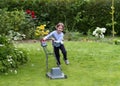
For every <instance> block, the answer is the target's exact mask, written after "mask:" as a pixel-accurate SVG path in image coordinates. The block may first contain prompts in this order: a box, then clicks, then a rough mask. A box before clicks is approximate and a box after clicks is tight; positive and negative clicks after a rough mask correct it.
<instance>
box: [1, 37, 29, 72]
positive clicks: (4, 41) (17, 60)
mask: <svg viewBox="0 0 120 86" xmlns="http://www.w3.org/2000/svg"><path fill="white" fill-rule="evenodd" d="M27 61H28V57H27V53H26V52H25V51H23V50H22V49H18V48H16V47H15V46H14V45H13V43H12V41H11V40H10V39H9V38H8V37H7V36H1V35H0V62H1V63H0V71H1V72H9V71H11V72H13V71H14V72H15V73H17V70H16V69H17V68H18V66H19V65H20V64H24V63H26V62H27Z"/></svg>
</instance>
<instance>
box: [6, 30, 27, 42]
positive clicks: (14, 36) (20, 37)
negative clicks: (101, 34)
mask: <svg viewBox="0 0 120 86" xmlns="http://www.w3.org/2000/svg"><path fill="white" fill-rule="evenodd" d="M8 36H9V37H10V39H12V40H15V41H16V40H23V39H24V38H25V36H26V35H25V34H20V33H19V32H15V31H13V30H10V31H9V32H8Z"/></svg>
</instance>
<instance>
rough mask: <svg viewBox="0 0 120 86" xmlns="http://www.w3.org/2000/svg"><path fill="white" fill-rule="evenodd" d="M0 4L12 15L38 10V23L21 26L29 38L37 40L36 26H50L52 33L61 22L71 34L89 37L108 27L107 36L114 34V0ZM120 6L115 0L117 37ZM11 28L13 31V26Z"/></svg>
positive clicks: (16, 0) (17, 0)
mask: <svg viewBox="0 0 120 86" xmlns="http://www.w3.org/2000/svg"><path fill="white" fill-rule="evenodd" d="M0 2H1V3H0V8H2V9H3V8H7V9H8V11H9V12H10V11H14V10H15V9H17V10H19V11H20V10H21V9H22V10H24V11H25V10H28V9H29V10H33V11H35V13H36V18H37V20H33V21H34V22H31V23H24V24H22V26H21V30H22V32H23V33H25V34H27V37H28V38H34V36H33V34H34V26H37V25H40V24H46V26H47V28H49V30H50V31H51V30H53V29H54V26H55V24H56V23H58V22H63V23H64V24H65V27H66V30H68V31H78V32H82V33H83V34H85V35H86V34H87V32H88V30H90V31H93V30H94V28H95V27H106V28H107V32H106V34H107V35H110V34H111V32H112V28H111V22H112V21H111V14H110V12H111V4H112V2H111V0H11V1H8V0H1V1H0ZM119 4H120V0H115V21H114V23H115V32H116V35H119V33H120V29H119V27H120V23H119V22H120V15H119V14H120V13H119V6H120V5H119ZM104 16H105V17H104ZM3 18H5V19H6V18H7V17H3ZM3 20H4V19H3ZM21 22H22V21H21ZM26 22H28V21H26ZM5 23H7V22H5ZM19 24H21V23H19ZM7 26H8V25H6V27H7ZM18 26H19V25H18ZM18 26H15V28H18ZM4 27H5V26H4ZM7 28H8V27H7ZM9 28H12V27H11V25H10V26H9ZM28 28H29V29H28ZM31 34H32V35H31Z"/></svg>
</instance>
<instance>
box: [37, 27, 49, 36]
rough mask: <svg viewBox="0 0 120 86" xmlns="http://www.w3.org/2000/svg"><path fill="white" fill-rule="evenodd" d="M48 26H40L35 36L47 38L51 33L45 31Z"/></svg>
mask: <svg viewBox="0 0 120 86" xmlns="http://www.w3.org/2000/svg"><path fill="white" fill-rule="evenodd" d="M45 26H46V25H40V26H38V27H37V28H36V30H35V35H36V36H38V37H40V36H45V35H47V34H48V33H49V30H45Z"/></svg>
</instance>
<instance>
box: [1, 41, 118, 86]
mask: <svg viewBox="0 0 120 86" xmlns="http://www.w3.org/2000/svg"><path fill="white" fill-rule="evenodd" d="M48 45H50V43H48ZM65 45H66V49H67V52H68V58H69V60H70V65H65V63H64V61H63V59H62V56H61V62H62V70H63V72H64V73H65V74H66V75H67V76H68V78H67V79H57V80H51V79H49V78H47V77H46V76H45V74H46V64H45V54H44V52H43V49H42V48H41V46H40V44H39V42H36V43H20V44H17V46H18V47H21V48H24V49H25V50H27V51H28V53H29V62H28V63H27V64H24V65H22V66H20V67H19V69H18V74H8V75H5V74H2V75H0V86H120V82H119V81H120V77H119V76H120V55H119V54H120V46H119V45H113V44H108V43H99V42H80V41H68V42H67V41H66V42H65ZM48 48H49V50H52V47H51V46H48ZM55 66H56V64H55V60H54V57H52V56H50V57H49V70H50V68H52V67H55Z"/></svg>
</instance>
